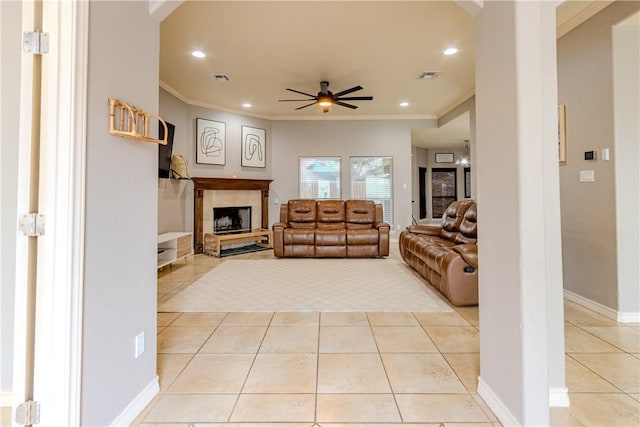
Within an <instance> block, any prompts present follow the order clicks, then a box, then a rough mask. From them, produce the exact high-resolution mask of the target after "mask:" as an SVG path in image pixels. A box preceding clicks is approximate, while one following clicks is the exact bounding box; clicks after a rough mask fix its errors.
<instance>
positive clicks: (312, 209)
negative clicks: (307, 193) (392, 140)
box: [287, 199, 316, 229]
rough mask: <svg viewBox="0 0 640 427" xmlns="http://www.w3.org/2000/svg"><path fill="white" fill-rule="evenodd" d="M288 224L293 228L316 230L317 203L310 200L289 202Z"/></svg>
mask: <svg viewBox="0 0 640 427" xmlns="http://www.w3.org/2000/svg"><path fill="white" fill-rule="evenodd" d="M287 222H288V223H289V227H291V228H306V229H312V228H316V201H315V200H310V199H297V200H289V202H288V212H287Z"/></svg>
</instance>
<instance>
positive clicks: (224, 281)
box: [158, 258, 452, 312]
mask: <svg viewBox="0 0 640 427" xmlns="http://www.w3.org/2000/svg"><path fill="white" fill-rule="evenodd" d="M158 311H161V312H234V311H240V312H242V311H274V312H283V311H405V312H406V311H413V312H429V311H452V309H451V307H450V306H449V305H448V304H447V303H446V302H444V300H443V298H442V297H441V296H440V295H439V294H438V293H437V292H436V291H435V290H433V289H432V288H431V286H430V285H429V284H428V283H426V282H425V281H423V280H421V279H419V278H418V277H416V275H414V274H413V273H412V271H411V269H410V268H409V267H408V266H407V265H406V264H404V263H403V262H402V261H398V260H395V259H390V258H386V259H290V258H288V259H267V260H227V261H225V262H223V263H222V264H221V265H219V266H218V267H216V268H214V269H213V270H211V271H210V272H208V273H207V274H205V275H204V276H202V277H201V278H200V279H198V280H197V281H195V282H194V283H193V284H191V285H190V286H189V287H187V288H185V289H184V290H182V291H181V292H178V293H177V294H176V295H174V296H173V297H171V298H169V299H168V300H166V301H165V302H163V303H162V304H160V306H159V307H158Z"/></svg>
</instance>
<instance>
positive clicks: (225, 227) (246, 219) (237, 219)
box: [213, 206, 251, 234]
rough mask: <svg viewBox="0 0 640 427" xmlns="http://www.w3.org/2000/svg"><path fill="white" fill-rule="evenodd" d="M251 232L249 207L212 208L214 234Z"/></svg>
mask: <svg viewBox="0 0 640 427" xmlns="http://www.w3.org/2000/svg"><path fill="white" fill-rule="evenodd" d="M247 231H251V206H224V207H218V208H213V232H214V233H215V234H229V233H242V232H247Z"/></svg>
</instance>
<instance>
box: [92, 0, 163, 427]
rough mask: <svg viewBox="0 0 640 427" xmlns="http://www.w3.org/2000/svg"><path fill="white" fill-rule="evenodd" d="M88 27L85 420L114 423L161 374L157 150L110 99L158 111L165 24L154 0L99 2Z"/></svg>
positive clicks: (93, 7) (93, 422)
mask: <svg viewBox="0 0 640 427" xmlns="http://www.w3.org/2000/svg"><path fill="white" fill-rule="evenodd" d="M89 30H90V34H89V62H88V70H89V72H88V105H87V112H88V115H87V153H86V230H85V277H84V282H85V284H84V325H83V349H82V353H83V354H82V356H83V360H82V396H81V398H82V418H81V420H82V421H81V422H82V425H106V424H109V423H111V422H112V421H113V420H114V419H115V418H116V417H118V416H119V415H120V414H121V413H122V412H123V411H124V409H125V408H126V407H127V405H128V404H129V403H131V402H132V401H134V400H135V399H136V397H137V396H138V395H139V394H140V393H141V392H142V391H143V390H144V389H145V388H146V387H148V386H149V385H151V384H153V382H154V381H155V379H156V352H155V349H156V299H157V291H156V246H157V241H156V233H157V218H158V213H157V194H158V193H157V185H158V174H157V166H158V160H157V149H158V148H157V145H155V144H149V143H144V142H138V141H132V140H129V139H124V138H119V137H115V136H112V135H110V134H109V132H108V120H109V108H108V102H107V100H108V99H109V98H117V99H121V100H123V101H125V102H128V103H131V104H133V105H135V106H137V107H138V108H141V109H142V110H145V111H148V112H150V113H157V112H158V55H159V24H158V23H157V22H156V21H155V20H154V19H152V18H151V17H150V15H149V4H148V2H147V1H135V2H134V1H131V2H98V1H95V2H91V5H90V11H89ZM142 331H144V332H145V336H146V343H145V348H146V351H145V353H144V354H142V355H141V356H140V357H139V358H138V359H134V339H135V336H136V335H137V334H138V333H140V332H142Z"/></svg>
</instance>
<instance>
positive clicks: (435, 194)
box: [431, 168, 458, 218]
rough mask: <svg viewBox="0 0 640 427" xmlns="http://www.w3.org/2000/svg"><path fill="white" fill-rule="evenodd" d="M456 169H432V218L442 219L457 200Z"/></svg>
mask: <svg viewBox="0 0 640 427" xmlns="http://www.w3.org/2000/svg"><path fill="white" fill-rule="evenodd" d="M456 175H457V171H456V168H433V169H431V206H432V207H433V208H432V210H433V212H432V213H431V217H432V218H442V214H444V211H445V210H447V207H448V206H449V205H450V204H451V203H452V202H455V201H456V200H457V197H456V195H457V194H458V183H457V177H456Z"/></svg>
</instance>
